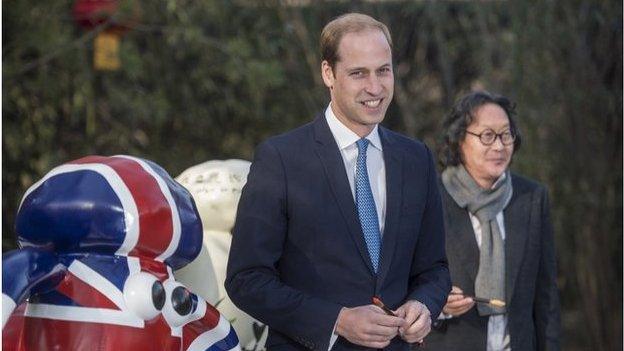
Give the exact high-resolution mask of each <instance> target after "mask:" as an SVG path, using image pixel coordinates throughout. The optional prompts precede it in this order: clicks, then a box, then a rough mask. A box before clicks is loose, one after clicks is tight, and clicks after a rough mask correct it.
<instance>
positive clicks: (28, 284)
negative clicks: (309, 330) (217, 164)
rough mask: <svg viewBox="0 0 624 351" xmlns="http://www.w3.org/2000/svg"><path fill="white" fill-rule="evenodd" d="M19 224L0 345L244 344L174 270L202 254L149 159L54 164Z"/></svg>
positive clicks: (184, 206) (6, 266)
mask: <svg viewBox="0 0 624 351" xmlns="http://www.w3.org/2000/svg"><path fill="white" fill-rule="evenodd" d="M16 232H17V235H18V241H19V244H20V247H21V249H20V250H16V251H14V252H10V253H7V254H5V255H3V267H2V275H3V284H2V292H3V341H2V345H3V350H91V349H95V350H126V349H132V350H167V351H174V350H175V351H178V350H211V351H212V350H214V351H218V350H224V351H225V350H240V345H239V342H238V338H237V336H236V333H235V331H234V329H233V328H232V327H231V325H230V323H229V322H228V321H227V320H225V319H224V318H223V316H221V315H220V314H219V312H218V311H217V310H216V309H215V308H214V307H213V306H211V305H210V304H208V303H206V302H205V301H204V300H203V299H202V298H200V297H198V296H197V295H196V294H193V293H192V292H190V291H189V290H188V289H186V288H185V287H184V286H183V285H182V284H180V283H178V282H176V281H175V279H174V277H173V274H172V271H173V270H174V269H179V268H181V267H183V266H185V265H186V264H188V263H189V262H191V261H192V260H193V259H194V258H195V257H196V256H197V255H198V254H199V251H200V249H201V243H202V235H203V234H202V227H201V221H200V219H199V214H198V213H197V209H196V207H195V203H194V202H193V199H192V197H191V196H190V194H189V193H188V192H187V191H186V190H185V189H184V188H183V187H182V186H181V185H179V184H178V183H176V182H175V181H174V180H173V179H172V178H171V177H170V176H169V175H168V174H167V172H166V171H165V170H163V169H162V168H161V167H159V166H158V165H156V164H155V163H153V162H150V161H148V160H144V159H140V158H135V157H130V156H124V155H120V156H112V157H101V156H88V157H85V158H81V159H79V160H76V161H72V162H69V163H67V164H64V165H61V166H59V167H57V168H54V169H53V170H52V171H50V172H49V173H48V174H46V175H45V176H44V177H43V178H42V179H41V180H40V181H38V182H37V183H35V184H34V185H33V186H32V187H30V188H29V189H28V190H27V191H26V194H25V195H24V197H23V199H22V202H21V204H20V209H19V211H18V215H17V220H16ZM7 311H8V312H7ZM11 311H12V313H11Z"/></svg>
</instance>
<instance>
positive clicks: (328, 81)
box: [321, 60, 336, 89]
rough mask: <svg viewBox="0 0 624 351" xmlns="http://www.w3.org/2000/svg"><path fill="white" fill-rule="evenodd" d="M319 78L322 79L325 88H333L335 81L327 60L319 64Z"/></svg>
mask: <svg viewBox="0 0 624 351" xmlns="http://www.w3.org/2000/svg"><path fill="white" fill-rule="evenodd" d="M321 76H322V77H323V82H324V83H325V86H326V87H328V88H329V89H332V88H333V87H334V81H335V80H336V79H335V78H334V70H333V69H332V67H331V66H330V65H329V62H327V60H323V62H321Z"/></svg>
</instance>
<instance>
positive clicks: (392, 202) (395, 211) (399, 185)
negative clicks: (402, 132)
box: [377, 126, 403, 286]
mask: <svg viewBox="0 0 624 351" xmlns="http://www.w3.org/2000/svg"><path fill="white" fill-rule="evenodd" d="M378 130H379V136H380V138H381V144H382V147H383V155H384V163H385V166H386V222H385V225H384V232H383V238H382V242H381V258H380V264H379V276H378V279H377V285H378V286H379V284H381V283H382V282H383V281H384V279H385V277H386V275H387V274H388V270H389V269H390V265H391V263H392V257H394V249H395V244H396V241H397V235H398V232H399V219H400V212H401V204H402V203H403V198H402V191H401V189H403V153H402V152H401V150H400V149H399V148H398V147H396V145H395V144H394V143H393V140H392V138H391V136H390V135H389V134H388V133H387V132H386V131H385V129H384V128H382V127H381V126H380V127H379V129H378Z"/></svg>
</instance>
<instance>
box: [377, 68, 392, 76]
mask: <svg viewBox="0 0 624 351" xmlns="http://www.w3.org/2000/svg"><path fill="white" fill-rule="evenodd" d="M379 73H382V74H387V73H390V68H389V67H384V68H380V69H379Z"/></svg>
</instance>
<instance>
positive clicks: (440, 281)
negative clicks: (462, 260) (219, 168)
mask: <svg viewBox="0 0 624 351" xmlns="http://www.w3.org/2000/svg"><path fill="white" fill-rule="evenodd" d="M379 134H380V138H381V142H382V145H383V154H384V162H385V165H386V194H387V205H386V223H385V229H384V233H383V238H382V247H381V258H380V265H379V271H378V274H377V275H375V274H374V273H373V268H372V265H371V261H370V258H369V255H368V251H367V248H366V243H365V241H364V237H363V234H362V229H361V227H360V223H359V219H358V215H357V209H356V206H355V202H354V199H353V195H352V192H351V188H350V186H349V181H348V179H347V174H346V171H345V166H344V163H343V160H342V156H341V154H340V151H339V150H338V146H337V145H336V142H335V140H334V137H333V135H332V133H331V131H330V129H329V126H328V125H327V122H326V120H325V117H324V115H322V114H321V115H319V116H318V117H317V118H316V119H315V120H314V121H313V122H312V123H309V124H306V125H304V126H302V127H300V128H297V129H295V130H293V131H290V132H288V133H286V134H283V135H280V136H276V137H273V138H270V139H269V140H267V141H265V142H263V143H262V144H260V145H259V146H258V148H257V149H256V152H255V156H254V161H253V163H252V165H251V170H250V173H249V176H248V179H247V184H246V185H245V187H244V189H243V193H242V196H241V200H240V203H239V208H238V213H237V218H236V224H235V226H234V231H233V240H232V247H231V251H230V257H229V261H228V269H227V279H226V283H225V286H226V289H227V291H228V294H229V296H230V298H231V299H232V301H233V302H234V303H235V304H236V305H237V306H238V307H239V308H241V309H242V310H243V311H245V312H247V313H249V314H250V315H251V316H253V317H254V318H256V319H258V320H260V321H262V322H264V323H266V324H267V325H268V326H269V336H268V339H267V342H266V347H267V348H268V349H269V350H273V349H284V350H297V349H306V348H307V349H313V350H323V351H325V350H327V349H328V345H329V340H330V336H331V334H332V331H333V328H334V326H335V323H336V319H337V317H338V313H339V311H340V309H341V308H342V307H355V306H361V305H368V304H370V303H371V298H372V296H374V295H377V296H380V297H381V299H382V300H383V301H384V302H385V303H386V304H387V305H388V306H389V307H390V308H392V309H396V308H398V307H399V306H400V305H402V304H403V303H404V302H405V301H406V300H409V299H415V300H418V301H420V302H422V303H424V304H425V305H426V306H427V308H429V311H430V312H431V314H432V316H437V315H438V314H439V313H440V311H441V309H442V307H443V305H444V302H445V301H446V297H447V294H448V292H449V291H450V276H449V272H448V268H447V260H446V255H445V247H444V245H445V243H444V224H443V218H442V207H441V203H440V197H439V192H438V186H437V182H436V170H435V167H434V163H433V157H432V155H431V152H430V151H429V150H428V149H427V147H426V146H425V145H424V144H422V143H420V142H417V141H414V140H412V139H409V138H407V137H404V136H401V135H399V134H397V133H394V132H392V131H390V130H388V129H385V128H383V127H381V126H380V127H379ZM408 347H409V345H408V344H407V343H405V342H403V341H402V340H401V339H400V338H399V337H396V338H395V339H394V340H393V341H392V343H391V344H390V346H389V347H388V349H403V350H407V349H408ZM341 349H363V348H361V347H359V346H356V345H353V344H351V343H349V342H348V341H347V340H345V339H342V338H338V341H337V342H336V345H334V348H333V350H341Z"/></svg>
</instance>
